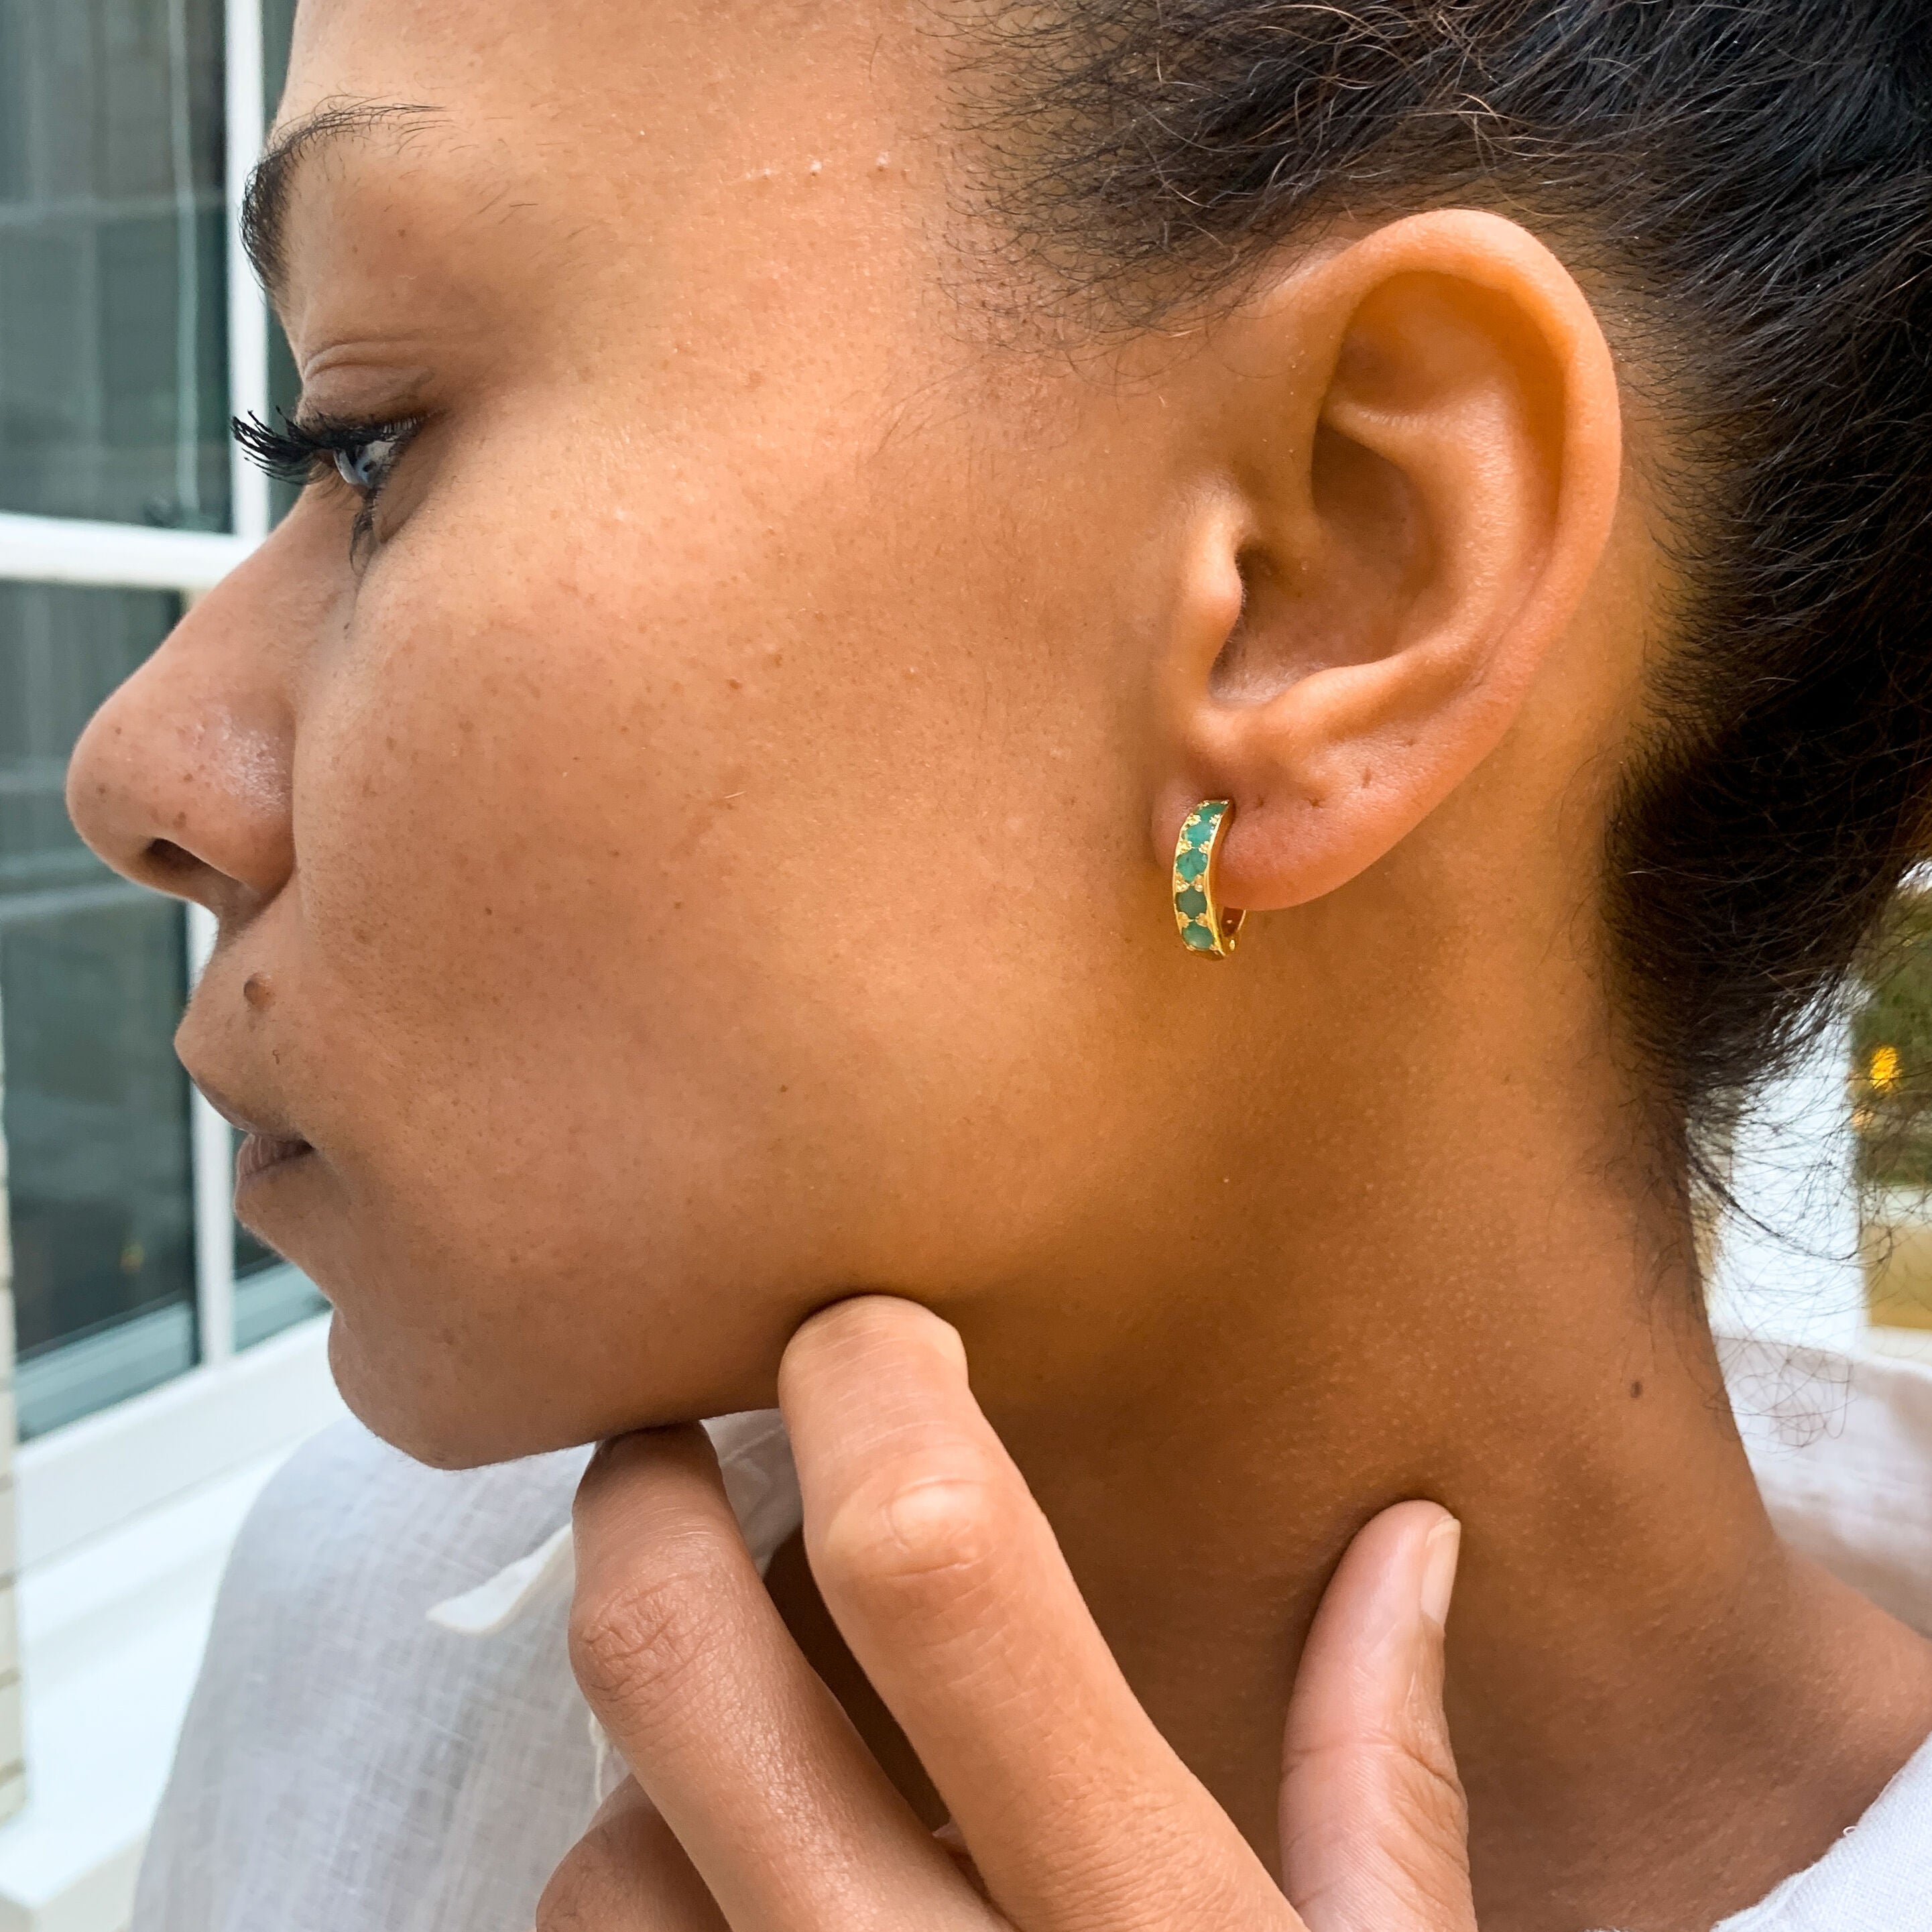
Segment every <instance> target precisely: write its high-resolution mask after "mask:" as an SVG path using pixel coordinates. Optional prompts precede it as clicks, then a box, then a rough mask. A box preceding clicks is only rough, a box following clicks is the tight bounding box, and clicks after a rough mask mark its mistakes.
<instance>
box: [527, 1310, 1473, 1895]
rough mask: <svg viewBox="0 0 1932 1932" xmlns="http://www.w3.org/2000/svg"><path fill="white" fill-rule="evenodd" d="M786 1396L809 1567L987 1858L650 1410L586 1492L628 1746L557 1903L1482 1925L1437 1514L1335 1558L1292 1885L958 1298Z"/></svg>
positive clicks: (818, 1360)
mask: <svg viewBox="0 0 1932 1932" xmlns="http://www.w3.org/2000/svg"><path fill="white" fill-rule="evenodd" d="M779 1397H780V1400H781V1403H782V1405H783V1407H784V1415H785V1420H786V1422H787V1425H788V1427H789V1428H790V1433H791V1439H792V1446H793V1453H794V1454H795V1455H796V1459H797V1463H798V1469H799V1482H800V1486H801V1487H802V1491H803V1494H804V1498H805V1548H806V1552H807V1554H808V1557H809V1559H810V1561H811V1568H812V1573H813V1575H814V1578H815V1579H816V1580H817V1584H818V1586H819V1589H820V1592H821V1594H822V1595H823V1598H824V1600H825V1603H826V1607H827V1608H828V1609H829V1610H830V1611H831V1613H832V1616H834V1617H835V1619H837V1622H838V1626H839V1628H840V1629H841V1631H843V1633H844V1636H845V1639H846V1641H847V1643H848V1644H849V1645H850V1647H851V1649H852V1652H853V1655H854V1656H855V1657H856V1658H857V1659H858V1661H859V1664H861V1665H862V1667H863V1668H864V1669H865V1673H866V1674H867V1675H868V1676H869V1677H870V1678H871V1681H872V1682H873V1684H874V1686H875V1687H876V1688H877V1690H878V1691H879V1693H880V1695H881V1696H882V1697H883V1698H884V1700H885V1701H886V1704H887V1706H889V1708H890V1709H891V1710H892V1713H893V1715H894V1716H895V1717H896V1718H898V1721H899V1723H900V1724H901V1726H902V1727H903V1728H904V1731H905V1733H906V1736H907V1738H908V1739H910V1742H911V1743H912V1745H913V1748H914V1749H915V1750H916V1751H917V1752H918V1754H919V1759H920V1760H921V1762H922V1763H923V1764H924V1765H925V1766H926V1769H927V1772H928V1773H929V1775H930V1776H931V1778H932V1781H933V1783H934V1784H935V1786H936V1787H937V1788H938V1790H939V1792H940V1793H941V1796H942V1797H943V1798H944V1799H945V1801H946V1802H947V1805H948V1806H949V1807H950V1809H951V1811H952V1814H953V1826H952V1827H950V1828H949V1830H948V1832H947V1834H946V1835H945V1836H946V1837H947V1838H953V1837H955V1836H956V1837H957V1838H958V1839H959V1841H962V1842H963V1845H964V1846H965V1849H966V1850H967V1851H968V1852H970V1859H968V1858H962V1857H959V1856H956V1855H954V1852H953V1851H951V1850H949V1849H948V1847H947V1844H946V1843H943V1842H942V1841H941V1839H939V1838H935V1836H934V1835H933V1834H932V1833H931V1832H928V1831H927V1830H926V1829H925V1828H924V1826H922V1825H921V1824H920V1823H919V1820H918V1819H917V1818H916V1817H915V1816H914V1815H913V1812H912V1811H911V1809H910V1808H909V1807H908V1806H907V1804H906V1803H905V1802H904V1799H901V1797H900V1796H899V1795H898V1793H897V1792H896V1791H895V1790H894V1789H893V1787H892V1786H891V1785H890V1784H889V1783H888V1782H887V1781H886V1778H885V1776H884V1775H883V1773H882V1772H880V1769H879V1768H878V1766H877V1764H875V1763H874V1762H873V1760H872V1759H871V1756H870V1754H869V1753H868V1751H866V1749H865V1747H864V1745H862V1743H861V1742H860V1741H859V1737H858V1736H857V1734H856V1732H855V1731H854V1730H853V1728H852V1727H851V1725H850V1724H849V1723H848V1722H847V1720H846V1718H845V1716H844V1712H842V1711H841V1709H839V1707H838V1705H837V1704H836V1703H835V1702H834V1700H833V1699H832V1696H831V1694H830V1693H829V1691H827V1690H826V1688H825V1687H824V1685H823V1683H822V1682H820V1680H819V1679H818V1677H817V1674H816V1673H814V1671H813V1670H811V1667H810V1666H809V1665H808V1664H807V1663H806V1661H805V1658H804V1657H803V1655H802V1654H801V1653H800V1652H799V1649H798V1648H797V1646H796V1645H795V1644H794V1643H793V1641H792V1640H791V1637H790V1635H789V1634H788V1633H787V1631H786V1630H785V1628H784V1625H783V1623H782V1622H781V1620H780V1619H779V1617H778V1612H777V1610H775V1607H773V1605H772V1601H771V1600H770V1598H769V1597H768V1596H767V1595H766V1593H765V1590H764V1588H763V1585H762V1583H760V1580H759V1577H758V1575H757V1571H756V1570H755V1568H754V1566H753V1565H752V1562H751V1558H750V1556H749V1554H748V1553H747V1551H746V1550H745V1546H744V1544H743V1542H742V1540H741V1538H739V1535H738V1531H737V1526H736V1522H735V1521H734V1520H733V1517H732V1515H731V1513H730V1508H729V1506H728V1505H727V1503H726V1502H725V1499H724V1491H723V1488H722V1486H721V1484H720V1482H719V1481H718V1474H717V1467H716V1464H715V1460H713V1458H712V1455H711V1452H710V1449H709V1444H708V1443H707V1442H706V1439H705V1437H704V1436H703V1432H702V1431H700V1430H696V1429H685V1430H661V1431H655V1432H652V1433H648V1434H643V1435H637V1436H625V1437H622V1438H620V1439H618V1440H617V1441H616V1442H610V1443H607V1444H606V1445H604V1447H603V1448H601V1449H600V1450H599V1451H598V1454H597V1455H596V1456H595V1457H594V1458H593V1460H592V1463H591V1465H590V1467H589V1470H588V1471H587V1472H586V1475H585V1476H584V1479H583V1487H582V1489H581V1490H580V1493H579V1494H578V1497H577V1511H576V1519H575V1521H576V1538H577V1597H576V1602H575V1604H574V1609H573V1611H572V1616H571V1659H572V1662H573V1664H574V1667H575V1668H576V1671H577V1679H578V1682H580V1684H581V1685H582V1686H583V1693H584V1695H585V1697H586V1698H587V1699H588V1700H589V1704H590V1707H591V1709H592V1710H593V1711H594V1712H595V1713H596V1715H597V1716H598V1718H599V1719H600V1720H601V1722H602V1724H604V1728H605V1729H606V1730H607V1731H608V1732H609V1733H610V1736H611V1737H612V1739H613V1740H614V1741H615V1742H616V1745H617V1747H618V1748H619V1751H621V1752H622V1754H623V1757H624V1758H625V1761H626V1762H627V1763H628V1764H629V1765H630V1766H631V1770H632V1772H633V1774H634V1776H633V1778H632V1779H631V1780H628V1781H626V1782H625V1784H624V1785H623V1786H622V1787H619V1790H618V1792H617V1793H616V1795H615V1796H613V1798H612V1799H611V1800H610V1802H609V1803H607V1805H605V1806H604V1808H603V1809H602V1810H601V1811H600V1812H599V1813H598V1817H597V1818H596V1820H595V1821H594V1822H593V1823H592V1827H591V1829H590V1830H589V1832H588V1833H587V1834H586V1836H585V1838H583V1841H581V1842H580V1843H579V1844H578V1845H577V1847H576V1849H574V1851H573V1852H571V1855H570V1856H569V1857H568V1858H566V1859H565V1861H564V1862H563V1864H562V1865H561V1866H559V1867H558V1870H557V1871H556V1875H555V1876H553V1878H552V1879H551V1881H550V1885H549V1887H548V1888H547V1890H546V1891H545V1893H544V1898H543V1902H542V1903H541V1906H540V1907H539V1909H538V1932H874V1928H876V1932H887V1928H890V1932H909V1928H913V1927H917V1928H919V1932H1237V1928H1239V1932H1304V1929H1305V1932H1475V1910H1474V1907H1473V1906H1472V1903H1471V1900H1470V1893H1469V1867H1468V1861H1467V1855H1466V1838H1465V1823H1464V1816H1463V1799H1462V1792H1461V1788H1460V1785H1459V1784H1458V1783H1457V1777H1456V1771H1455V1766H1454V1760H1453V1759H1452V1757H1451V1754H1450V1749H1449V1742H1448V1730H1447V1727H1446V1726H1445V1722H1444V1719H1443V1716H1442V1616H1443V1615H1444V1613H1445V1612H1446V1610H1447V1608H1448V1589H1449V1581H1450V1577H1451V1575H1452V1574H1453V1565H1454V1539H1455V1535H1456V1530H1455V1526H1454V1520H1453V1519H1451V1517H1449V1516H1448V1514H1447V1512H1445V1511H1443V1510H1441V1509H1439V1508H1437V1507H1436V1505H1434V1504H1433V1503H1424V1502H1408V1503H1402V1504H1399V1505H1397V1506H1396V1507H1395V1508H1393V1509H1390V1510H1387V1511H1384V1512H1383V1514H1382V1515H1380V1516H1379V1517H1376V1520H1374V1521H1373V1523H1370V1525H1369V1526H1367V1528H1366V1529H1364V1530H1363V1531H1362V1532H1361V1535H1359V1536H1358V1537H1357V1538H1356V1539H1355V1542H1354V1543H1353V1544H1352V1545H1351V1546H1350V1547H1349V1551H1348V1553H1347V1554H1346V1556H1344V1558H1343V1561H1342V1563H1341V1565H1340V1568H1339V1569H1338V1570H1337V1572H1336V1574H1335V1577H1334V1580H1333V1581H1332V1582H1331V1584H1330V1585H1329V1587H1328V1592H1327V1594H1326V1595H1325V1597H1324V1598H1323V1600H1322V1607H1321V1609H1320V1611H1319V1613H1318V1615H1317V1616H1316V1621H1315V1624H1314V1627H1313V1630H1312V1631H1311V1633H1310V1637H1309V1640H1308V1643H1307V1647H1306V1649H1305V1650H1304V1655H1303V1657H1302V1660H1301V1667H1300V1670H1299V1672H1298V1676H1297V1679H1296V1682H1295V1695H1294V1698H1293V1700H1292V1704H1291V1706H1290V1709H1289V1716H1288V1724H1287V1731H1286V1740H1285V1745H1284V1751H1283V1778H1282V1786H1281V1843H1282V1846H1283V1861H1284V1864H1285V1865H1286V1871H1285V1873H1284V1874H1283V1884H1282V1885H1279V1886H1278V1885H1277V1883H1276V1882H1275V1879H1274V1877H1273V1876H1272V1875H1271V1873H1269V1872H1268V1870H1267V1869H1266V1868H1265V1867H1264V1865H1263V1864H1262V1862H1261V1861H1260V1860H1259V1858H1256V1855H1255V1854H1254V1853H1253V1851H1252V1850H1250V1848H1249V1846H1248V1845H1247V1842H1246V1841H1244V1839H1243V1838H1241V1835H1240V1834H1239V1833H1238V1832H1237V1831H1236V1830H1235V1826H1234V1825H1233V1823H1232V1822H1231V1821H1230V1820H1229V1817H1227V1815H1226V1813H1225V1812H1223V1811H1222V1810H1221V1808H1220V1806H1219V1805H1217V1804H1216V1803H1215V1802H1214V1799H1212V1798H1211V1796H1209V1795H1208V1792H1207V1791H1206V1790H1205V1788H1204V1787H1202V1785H1201V1784H1200V1783H1199V1781H1197V1780H1196V1778H1194V1777H1193V1775H1192V1774H1191V1773H1190V1772H1189V1771H1188V1770H1187V1768H1186V1767H1185V1766H1184V1765H1183V1764H1182V1763H1181V1761H1180V1760H1179V1759H1178V1758H1177V1757H1175V1754H1174V1753H1173V1751H1172V1750H1171V1749H1170V1748H1169V1746H1168V1745H1167V1744H1166V1741H1165V1740H1164V1739H1163V1738H1162V1737H1161V1736H1160V1733H1158V1732H1157V1730H1155V1729H1154V1725H1153V1724H1152V1723H1151V1721H1150V1720H1149V1719H1148V1716H1147V1715H1146V1713H1145V1712H1144V1711H1142V1709H1141V1707H1140V1706H1139V1703H1137V1702H1136V1700H1135V1698H1134V1696H1133V1693H1132V1691H1130V1689H1129V1688H1128V1687H1127V1682H1126V1681H1125V1679H1124V1678H1123V1677H1122V1676H1121V1673H1120V1670H1119V1668H1118V1666H1117V1665H1116V1664H1115V1662H1114V1660H1113V1658H1112V1655H1110V1654H1109V1651H1108V1649H1107V1647H1106V1643H1104V1642H1103V1640H1102V1638H1101V1636H1100V1631H1098V1629H1097V1628H1096V1627H1095V1625H1094V1621H1093V1619H1092V1618H1091V1616H1090V1615H1089V1614H1088V1610H1087V1607H1086V1605H1085V1604H1084V1603H1083V1602H1082V1600H1081V1598H1080V1595H1079V1591H1078V1590H1077V1589H1076V1588H1075V1586H1074V1583H1073V1577H1071V1575H1070V1574H1069V1572H1068V1571H1067V1566H1066V1565H1065V1563H1064V1561H1063V1560H1062V1559H1061V1554H1060V1551H1059V1549H1058V1545H1057V1544H1055V1541H1054V1538H1053V1534H1052V1531H1051V1529H1049V1527H1048V1525H1047V1523H1046V1518H1045V1517H1043V1515H1042V1514H1041V1513H1040V1509H1039V1508H1038V1506H1037V1505H1036V1504H1035V1503H1034V1500H1033V1499H1032V1497H1031V1495H1030V1494H1029V1493H1028V1490H1027V1487H1026V1485H1025V1482H1024V1481H1022V1478H1021V1476H1020V1474H1019V1471H1018V1469H1016V1468H1015V1467H1014V1466H1013V1463H1012V1461H1011V1460H1010V1458H1009V1457H1007V1454H1006V1452H1005V1451H1004V1448H1002V1447H1001V1444H1000V1442H999V1440H998V1438H997V1437H996V1436H995V1435H994V1433H993V1431H992V1428H991V1427H990V1426H989V1424H988V1423H987V1422H986V1418H984V1417H983V1415H981V1414H980V1410H979V1408H978V1406H977V1404H976V1403H974V1400H973V1398H972V1397H971V1394H970V1393H969V1392H968V1388H967V1382H966V1363H965V1353H964V1351H963V1350H962V1348H961V1346H960V1343H959V1337H958V1336H957V1335H956V1334H955V1333H954V1332H953V1330H952V1329H951V1328H949V1327H948V1326H947V1325H946V1324H945V1323H944V1322H941V1320H939V1319H938V1317H936V1316H932V1315H930V1314H929V1313H926V1312H925V1311H924V1310H921V1309H919V1308H917V1307H913V1305H912V1304H910V1303H907V1302H901V1301H890V1300H887V1299H885V1298H878V1297H873V1298H866V1299H864V1300H860V1301H850V1302H845V1303H841V1304H839V1305H838V1307H834V1308H831V1309H829V1310H826V1311H825V1312H824V1313H822V1314H820V1315H818V1316H815V1317H814V1318H813V1319H812V1320H811V1321H810V1322H807V1323H806V1324H805V1326H804V1327H803V1328H802V1329H801V1330H800V1331H799V1333H798V1334H797V1336H796V1337H795V1338H794V1339H793V1342H792V1343H791V1345H790V1348H789V1349H787V1352H786V1355H785V1358H784V1365H783V1367H782V1369H781V1371H780V1376H779ZM976 1881H977V1882H976ZM1284 1890H1285V1891H1286V1897H1284V1895H1283V1892H1284Z"/></svg>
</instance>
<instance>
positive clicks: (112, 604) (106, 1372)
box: [0, 583, 195, 1436]
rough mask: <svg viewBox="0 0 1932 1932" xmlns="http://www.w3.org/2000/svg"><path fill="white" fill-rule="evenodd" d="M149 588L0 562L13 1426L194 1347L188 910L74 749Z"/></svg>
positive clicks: (58, 1414)
mask: <svg viewBox="0 0 1932 1932" xmlns="http://www.w3.org/2000/svg"><path fill="white" fill-rule="evenodd" d="M177 615H178V602H177V600H176V599H175V598H172V597H171V596H169V595H165V594H163V593H160V592H147V591H118V590H93V589H77V588H74V587H71V586H64V585H49V584H28V583H0V1031H4V1043H5V1074H4V1077H5V1127H6V1134H7V1154H8V1166H9V1168H10V1190H9V1192H10V1202H11V1208H12V1226H13V1292H14V1296H15V1302H16V1319H17V1322H18V1324H19V1333H20V1370H19V1384H18V1392H19V1398H20V1423H21V1431H22V1433H23V1435H26V1436H34V1435H37V1434H39V1433H41V1432H42V1431H43V1430H48V1429H52V1428H55V1427H58V1425H59V1424H62V1423H64V1422H69V1421H73V1420H74V1418H76V1417H77V1416H80V1415H86V1414H89V1412H92V1411H93V1410H95V1409H102V1408H104V1407H106V1406H107V1404H108V1403H112V1402H116V1401H118V1400H121V1398H122V1397H125V1396H129V1395H133V1394H136V1393H137V1392H138V1391H140V1390H142V1389H144V1388H151V1387H152V1386H153V1385H154V1384H155V1383H157V1382H162V1381H164V1380H166V1379H167V1378H168V1377H169V1376H172V1375H176V1374H178V1373H180V1372H181V1370H183V1369H184V1368H186V1367H188V1366H189V1364H190V1363H191V1362H192V1361H193V1359H194V1355H195V1336H194V1247H193V1210H192V1206H191V1201H192V1196H191V1190H190V1178H189V1161H190V1154H189V1140H188V1124H187V1080H186V1078H185V1077H184V1075H183V1074H182V1073H181V1068H180V1066H179V1064H178V1063H177V1061H175V1057H174V1049H173V1044H172V1037H173V1033H174V1028H175V1021H176V1020H177V1019H178V1017H179V1016H180V1013H181V1000H182V997H183V995H184V992H185V985H184V981H185V948H186V935H185V933H184V930H183V924H182V916H181V909H180V908H179V907H178V906H176V905H175V904H172V903H171V902H170V901H166V900H164V899H161V898H157V897H156V896H155V895H153V894H152V893H149V892H143V891H142V890H141V889H139V887H138V886H130V885H128V884H127V883H124V881H123V880H119V879H117V878H116V877H115V876H114V875H113V874H112V873H111V872H110V871H108V870H107V868H106V867H105V866H104V865H101V863H100V862H98V860H97V859H95V858H94V857H93V856H92V854H91V853H89V852H88V851H87V850H86V847H83V845H82V844H81V843H80V840H79V838H77V837H76V835H75V834H74V829H73V828H72V827H71V826H70V825H69V824H68V820H67V814H66V813H65V811H64V810H63V809H62V803H61V787H62V780H63V778H64V776H65V767H66V763H67V759H68V753H69V751H71V749H72V748H73V745H74V739H75V738H76V737H77V736H78V735H79V734H80V729H81V727H82V726H83V724H86V721H87V718H88V717H89V714H90V713H91V712H92V711H93V709H94V708H95V706H96V705H98V703H100V702H101V699H102V698H104V697H105V696H106V695H107V693H108V692H109V691H111V690H112V689H113V688H114V686H115V685H116V684H118V682H120V681H121V679H122V678H124V676H127V673H129V672H130V670H133V668H134V667H136V665H137V664H139V663H140V661H141V660H142V658H144V657H145V656H146V655H147V654H148V652H150V651H151V650H152V649H154V646H155V645H156V644H157V643H159V642H160V640H161V638H162V637H164V636H165V635H166V633H167V631H168V628H169V626H170V625H172V623H173V622H174V621H175V617H176V616H177Z"/></svg>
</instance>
